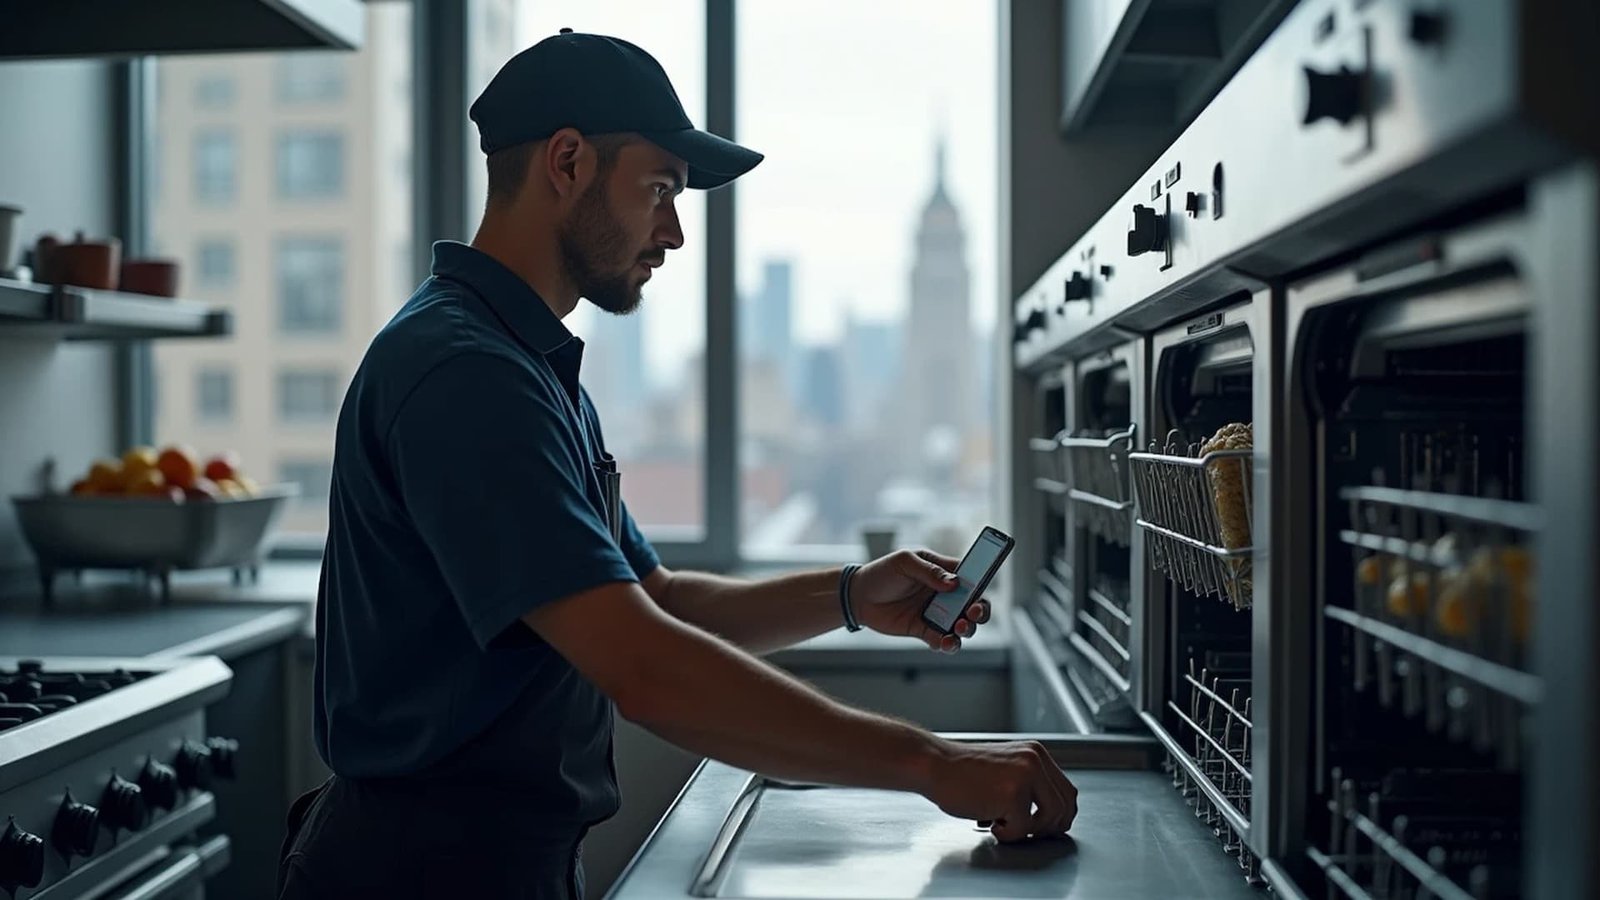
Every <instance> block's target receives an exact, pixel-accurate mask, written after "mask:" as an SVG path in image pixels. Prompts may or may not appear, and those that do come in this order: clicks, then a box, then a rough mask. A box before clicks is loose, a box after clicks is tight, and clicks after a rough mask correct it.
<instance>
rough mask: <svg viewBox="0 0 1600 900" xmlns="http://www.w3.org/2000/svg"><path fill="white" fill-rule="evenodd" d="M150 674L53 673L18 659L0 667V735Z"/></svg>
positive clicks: (119, 671) (35, 662)
mask: <svg viewBox="0 0 1600 900" xmlns="http://www.w3.org/2000/svg"><path fill="white" fill-rule="evenodd" d="M152 674H154V673H152V672H149V671H129V670H127V669H124V668H121V667H117V668H113V669H111V670H110V671H105V670H99V671H93V670H92V671H88V672H83V671H71V670H56V669H55V668H53V667H52V668H46V667H45V665H44V663H43V662H41V661H39V660H36V659H24V660H18V661H17V663H16V667H15V668H13V669H7V668H5V667H4V666H0V732H5V731H6V730H8V729H11V728H16V727H18V726H20V725H23V724H26V723H28V722H31V721H33V720H35V719H40V718H43V717H45V716H49V715H51V714H53V713H57V712H60V711H62V710H65V709H68V708H70V707H73V706H76V705H77V704H79V703H82V702H84V701H86V700H91V699H93V698H95V697H99V696H101V695H102V694H109V693H111V692H112V691H114V690H116V689H118V688H121V687H126V686H128V685H130V684H133V683H134V682H136V681H139V680H141V679H144V678H149V677H150V676H151V675H152Z"/></svg>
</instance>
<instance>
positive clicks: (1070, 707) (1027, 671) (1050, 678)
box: [1011, 609, 1099, 734]
mask: <svg viewBox="0 0 1600 900" xmlns="http://www.w3.org/2000/svg"><path fill="white" fill-rule="evenodd" d="M1012 615H1013V616H1014V621H1015V624H1014V625H1013V635H1014V637H1015V638H1016V643H1015V649H1014V651H1013V656H1012V661H1011V667H1012V703H1013V704H1015V706H1016V715H1015V719H1016V721H1015V722H1014V723H1013V727H1015V728H1017V730H1019V731H1029V732H1048V731H1075V732H1078V733H1081V734H1089V733H1091V732H1094V731H1097V730H1099V729H1097V728H1096V727H1095V726H1094V724H1093V723H1092V722H1091V721H1090V717H1089V714H1088V712H1087V711H1085V710H1084V708H1083V702H1082V700H1081V699H1080V698H1079V697H1078V696H1077V695H1076V694H1075V693H1074V692H1073V691H1072V690H1071V689H1070V688H1068V687H1067V684H1066V682H1065V680H1064V679H1063V678H1062V675H1061V668H1060V666H1059V665H1058V664H1057V662H1056V660H1055V658H1054V657H1053V656H1052V655H1051V653H1050V650H1049V649H1048V648H1047V647H1046V646H1045V644H1044V640H1043V639H1042V638H1041V637H1040V636H1039V630H1038V629H1037V628H1035V627H1034V624H1033V619H1032V618H1030V617H1029V616H1028V613H1027V612H1026V611H1024V610H1020V609H1019V610H1016V611H1014V612H1013V613H1012Z"/></svg>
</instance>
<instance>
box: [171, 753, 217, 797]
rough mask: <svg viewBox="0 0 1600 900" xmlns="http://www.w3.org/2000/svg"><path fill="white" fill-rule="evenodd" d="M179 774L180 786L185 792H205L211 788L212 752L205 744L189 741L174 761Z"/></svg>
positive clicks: (173, 763) (174, 766)
mask: <svg viewBox="0 0 1600 900" xmlns="http://www.w3.org/2000/svg"><path fill="white" fill-rule="evenodd" d="M172 767H173V768H174V769H176V770H177V772H178V786H179V787H182V788H183V789H184V790H197V789H198V790H202V791H203V790H205V789H207V788H209V787H210V786H211V751H210V750H209V749H207V748H206V746H205V745H204V744H197V743H195V742H193V741H187V742H185V743H184V745H183V746H182V747H181V748H179V750H178V755H177V757H176V758H175V759H173V761H172Z"/></svg>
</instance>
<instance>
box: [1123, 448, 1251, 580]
mask: <svg viewBox="0 0 1600 900" xmlns="http://www.w3.org/2000/svg"><path fill="white" fill-rule="evenodd" d="M1253 452H1254V451H1252V450H1248V449H1241V450H1214V451H1212V452H1210V453H1207V454H1204V455H1200V454H1199V445H1198V444H1191V445H1189V447H1188V453H1187V455H1182V452H1181V451H1180V449H1179V445H1178V443H1177V437H1176V432H1174V433H1173V434H1172V435H1169V436H1168V444H1167V447H1166V450H1165V452H1158V451H1157V450H1156V446H1155V444H1154V442H1152V443H1151V447H1150V451H1149V452H1147V453H1132V454H1129V457H1128V458H1129V460H1130V461H1131V462H1132V465H1133V476H1134V479H1133V482H1134V487H1135V489H1136V493H1137V497H1138V502H1139V518H1138V519H1137V522H1138V525H1139V527H1140V528H1143V529H1144V530H1145V531H1146V532H1148V533H1149V535H1150V552H1151V560H1152V562H1153V563H1154V564H1155V566H1156V568H1158V569H1160V570H1162V571H1163V572H1165V573H1166V574H1167V576H1168V577H1169V578H1171V579H1172V580H1173V581H1175V582H1177V583H1178V584H1180V585H1182V586H1183V587H1184V588H1185V589H1186V590H1189V591H1192V592H1193V593H1196V594H1199V595H1202V596H1205V595H1215V596H1217V597H1218V598H1219V599H1222V600H1226V601H1229V602H1231V603H1232V604H1233V606H1234V608H1235V609H1248V608H1249V607H1250V603H1251V594H1252V591H1253V584H1252V576H1251V562H1250V559H1251V553H1252V551H1253V547H1252V544H1251V534H1252V533H1253V526H1252V523H1251V517H1252V516H1253V515H1254V510H1253V508H1252V502H1251V476H1252V473H1253V472H1252V470H1253V466H1252V463H1251V458H1252V454H1253ZM1234 491H1237V492H1238V493H1239V495H1240V496H1239V497H1237V498H1233V497H1231V496H1228V494H1231V493H1232V492H1234ZM1235 499H1236V500H1237V502H1238V503H1241V504H1242V505H1243V510H1244V522H1243V525H1244V527H1243V529H1242V533H1241V529H1239V528H1238V527H1236V526H1235V527H1232V528H1227V529H1225V528H1224V524H1223V520H1222V514H1220V513H1219V510H1218V507H1219V505H1220V504H1221V503H1223V502H1227V503H1230V504H1231V503H1233V502H1234V501H1235Z"/></svg>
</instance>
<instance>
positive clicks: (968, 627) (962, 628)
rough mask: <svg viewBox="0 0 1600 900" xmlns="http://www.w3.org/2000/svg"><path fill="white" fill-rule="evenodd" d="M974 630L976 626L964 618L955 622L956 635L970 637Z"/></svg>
mask: <svg viewBox="0 0 1600 900" xmlns="http://www.w3.org/2000/svg"><path fill="white" fill-rule="evenodd" d="M976 630H977V626H975V625H973V624H972V623H971V622H968V621H967V620H966V619H965V618H961V619H957V620H956V634H957V635H959V636H961V637H972V632H974V631H976Z"/></svg>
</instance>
